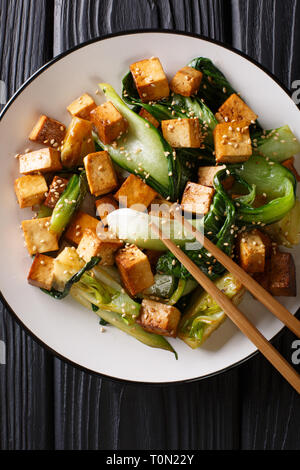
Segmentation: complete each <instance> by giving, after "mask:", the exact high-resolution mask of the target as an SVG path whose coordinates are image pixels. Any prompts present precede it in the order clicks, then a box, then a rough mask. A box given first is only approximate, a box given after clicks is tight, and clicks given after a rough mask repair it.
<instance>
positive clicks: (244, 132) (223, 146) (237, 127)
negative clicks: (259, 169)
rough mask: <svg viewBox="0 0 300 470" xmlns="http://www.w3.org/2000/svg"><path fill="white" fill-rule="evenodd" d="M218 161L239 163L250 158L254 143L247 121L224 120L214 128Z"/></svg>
mask: <svg viewBox="0 0 300 470" xmlns="http://www.w3.org/2000/svg"><path fill="white" fill-rule="evenodd" d="M214 143H215V152H216V162H217V163H239V162H245V161H247V160H249V158H250V157H251V155H252V145H251V139H250V134H249V125H248V122H247V121H238V122H224V123H220V124H217V125H216V127H215V129H214Z"/></svg>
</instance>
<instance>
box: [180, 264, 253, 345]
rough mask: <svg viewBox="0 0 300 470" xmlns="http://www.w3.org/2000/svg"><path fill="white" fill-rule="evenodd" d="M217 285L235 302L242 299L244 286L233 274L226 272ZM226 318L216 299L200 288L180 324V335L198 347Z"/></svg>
mask: <svg viewBox="0 0 300 470" xmlns="http://www.w3.org/2000/svg"><path fill="white" fill-rule="evenodd" d="M216 286H217V287H218V288H219V289H220V290H222V292H224V294H226V295H227V297H229V298H230V299H231V300H232V301H233V302H234V303H235V304H237V303H239V302H240V301H241V299H242V296H243V294H244V288H243V286H242V284H241V283H240V282H239V281H237V280H236V279H235V278H234V277H233V276H232V274H230V273H226V274H224V276H223V277H221V278H220V279H218V280H217V281H216ZM225 319H226V314H225V313H224V312H223V311H222V309H221V308H220V307H219V306H218V305H217V304H216V302H215V300H214V299H213V298H212V297H211V296H210V295H209V294H208V293H207V292H205V291H203V289H202V288H199V289H197V290H196V291H195V293H194V295H193V296H192V298H191V300H190V303H189V304H188V306H187V308H186V310H185V312H184V315H183V317H182V319H181V322H180V324H179V330H178V336H179V338H180V339H182V340H183V341H184V342H185V343H186V344H188V346H190V347H191V348H193V349H195V348H198V347H199V346H201V344H203V342H204V341H205V340H206V339H207V338H208V337H209V336H210V335H211V333H212V332H213V331H214V330H216V329H217V328H218V327H219V326H220V325H221V324H222V323H223V321H224V320H225Z"/></svg>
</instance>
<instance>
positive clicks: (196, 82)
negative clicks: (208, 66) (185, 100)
mask: <svg viewBox="0 0 300 470" xmlns="http://www.w3.org/2000/svg"><path fill="white" fill-rule="evenodd" d="M202 77H203V74H202V72H200V71H199V70H196V69H194V68H193V67H188V66H187V67H183V68H182V69H180V70H178V72H177V73H176V74H175V76H174V77H173V78H172V80H171V83H170V89H171V90H172V91H173V92H174V93H177V94H178V95H182V96H191V95H195V94H196V93H197V92H198V90H199V88H200V84H201V81H202Z"/></svg>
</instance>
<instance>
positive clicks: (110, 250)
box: [77, 229, 123, 266]
mask: <svg viewBox="0 0 300 470" xmlns="http://www.w3.org/2000/svg"><path fill="white" fill-rule="evenodd" d="M122 245H123V242H122V241H121V240H118V239H116V238H114V239H112V238H108V237H106V238H103V239H100V238H99V237H98V235H97V234H96V233H95V232H94V231H93V230H90V229H85V230H84V232H83V236H82V238H81V240H80V242H79V245H78V247H77V253H78V255H79V256H80V257H81V258H83V259H84V260H85V261H86V262H88V261H90V259H91V258H92V256H99V257H100V258H101V259H100V262H99V264H101V265H104V266H112V265H113V264H114V253H115V252H116V251H117V250H118V249H119V248H120V247H121V246H122Z"/></svg>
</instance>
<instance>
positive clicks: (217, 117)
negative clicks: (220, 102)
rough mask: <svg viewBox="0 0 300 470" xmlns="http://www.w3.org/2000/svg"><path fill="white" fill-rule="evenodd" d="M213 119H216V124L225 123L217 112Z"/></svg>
mask: <svg viewBox="0 0 300 470" xmlns="http://www.w3.org/2000/svg"><path fill="white" fill-rule="evenodd" d="M215 118H216V120H217V121H218V122H225V120H224V118H223V116H222V114H220V113H218V112H216V114H215Z"/></svg>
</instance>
